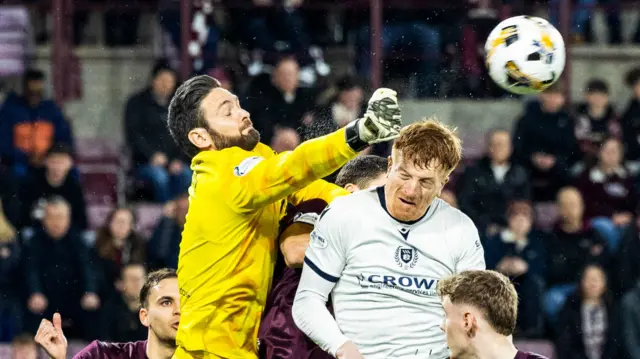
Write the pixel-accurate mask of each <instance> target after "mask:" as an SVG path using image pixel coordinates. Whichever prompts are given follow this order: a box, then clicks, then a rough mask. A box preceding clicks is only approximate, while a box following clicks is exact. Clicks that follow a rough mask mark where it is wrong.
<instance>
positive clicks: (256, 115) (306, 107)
mask: <svg viewBox="0 0 640 359" xmlns="http://www.w3.org/2000/svg"><path fill="white" fill-rule="evenodd" d="M299 73H300V68H299V66H298V62H297V61H296V59H294V58H293V57H284V58H282V59H280V61H278V63H277V64H276V66H275V68H274V70H273V73H272V76H271V82H270V83H268V84H264V85H260V84H259V83H258V82H257V81H256V82H254V83H253V84H252V87H251V88H250V89H249V95H248V104H247V105H248V107H247V110H248V111H249V113H251V120H252V121H253V125H254V127H256V129H257V130H258V131H260V136H261V137H260V140H261V141H262V142H264V143H269V144H270V143H271V141H272V140H273V138H274V136H275V133H276V132H278V130H279V129H280V128H291V129H294V130H296V131H297V130H298V128H299V127H300V126H301V125H302V120H303V118H304V116H305V115H306V114H307V113H309V112H310V111H311V110H312V108H313V106H314V104H315V91H313V90H311V89H307V88H301V87H299V86H298V85H299V83H298V77H299ZM256 80H258V79H256ZM265 103H268V104H269V106H265V105H264V104H265Z"/></svg>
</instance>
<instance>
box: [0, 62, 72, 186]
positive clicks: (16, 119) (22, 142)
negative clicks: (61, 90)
mask: <svg viewBox="0 0 640 359" xmlns="http://www.w3.org/2000/svg"><path fill="white" fill-rule="evenodd" d="M44 80H45V78H44V73H43V72H42V71H39V70H28V71H27V72H26V73H25V75H24V92H23V94H22V95H21V96H20V95H18V94H16V93H11V94H9V95H8V96H7V98H6V99H5V101H4V105H3V106H2V108H1V109H0V156H1V157H2V162H3V163H4V164H6V165H9V166H10V167H11V168H12V169H13V172H14V173H15V174H16V175H17V176H18V177H24V176H26V175H27V172H28V171H29V168H31V167H36V168H38V167H41V166H42V164H43V162H44V157H45V155H46V153H47V151H49V149H50V148H51V146H52V145H53V144H54V143H67V144H70V145H72V144H73V137H72V134H71V126H70V125H69V123H68V122H67V121H66V120H65V118H64V116H63V114H62V111H61V110H60V108H59V107H58V106H57V105H56V104H55V103H54V102H53V101H52V100H47V99H45V97H44V86H45V83H44Z"/></svg>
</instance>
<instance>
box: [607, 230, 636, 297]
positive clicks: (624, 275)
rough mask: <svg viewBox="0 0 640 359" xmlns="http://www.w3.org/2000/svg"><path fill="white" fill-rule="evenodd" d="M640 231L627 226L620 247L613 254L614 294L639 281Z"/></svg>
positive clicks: (618, 293)
mask: <svg viewBox="0 0 640 359" xmlns="http://www.w3.org/2000/svg"><path fill="white" fill-rule="evenodd" d="M638 253H640V233H639V232H638V230H637V229H636V228H635V226H631V227H629V228H628V229H627V230H626V231H625V232H624V235H623V237H622V241H621V243H620V248H619V249H618V253H617V254H616V256H615V265H614V266H613V269H614V270H615V273H616V275H615V276H614V278H612V279H617V283H616V284H617V288H616V295H622V294H624V293H625V292H626V291H628V290H630V289H631V288H633V287H634V286H635V285H636V283H638V282H640V260H638Z"/></svg>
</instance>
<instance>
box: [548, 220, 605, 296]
mask: <svg viewBox="0 0 640 359" xmlns="http://www.w3.org/2000/svg"><path fill="white" fill-rule="evenodd" d="M546 251H547V260H548V263H547V279H546V282H547V286H548V287H553V286H555V285H562V284H571V283H577V282H578V279H579V277H580V273H581V271H582V268H584V267H585V266H586V265H587V264H591V263H598V264H600V265H601V266H602V267H604V268H607V267H608V266H609V264H610V258H611V253H610V251H609V247H608V245H607V241H606V240H604V238H602V236H600V234H598V232H597V231H594V230H593V229H590V228H588V229H584V230H581V231H579V232H576V233H567V232H565V231H563V230H562V229H561V228H560V227H559V226H556V228H555V229H554V230H553V233H552V234H551V235H550V236H549V238H548V239H547V242H546Z"/></svg>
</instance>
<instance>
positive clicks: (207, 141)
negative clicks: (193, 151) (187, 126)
mask: <svg viewBox="0 0 640 359" xmlns="http://www.w3.org/2000/svg"><path fill="white" fill-rule="evenodd" d="M187 137H189V142H191V143H192V144H193V145H194V146H196V147H198V148H199V149H201V150H206V149H210V148H214V149H215V147H214V143H213V139H212V138H211V135H210V134H209V132H208V131H207V129H205V128H202V127H197V128H194V129H192V130H191V131H189V134H188V135H187Z"/></svg>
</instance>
